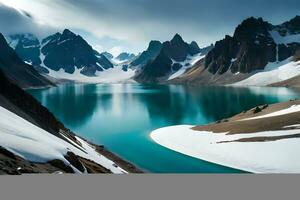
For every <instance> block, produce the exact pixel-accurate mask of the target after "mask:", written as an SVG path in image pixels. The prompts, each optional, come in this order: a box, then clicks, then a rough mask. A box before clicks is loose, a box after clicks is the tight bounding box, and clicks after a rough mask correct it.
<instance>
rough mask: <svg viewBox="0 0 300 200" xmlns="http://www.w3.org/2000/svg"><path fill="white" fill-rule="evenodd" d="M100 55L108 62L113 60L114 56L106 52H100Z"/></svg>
mask: <svg viewBox="0 0 300 200" xmlns="http://www.w3.org/2000/svg"><path fill="white" fill-rule="evenodd" d="M101 54H102V55H104V56H105V57H106V58H107V59H108V60H111V59H113V58H114V56H113V55H112V54H111V53H108V52H107V51H105V52H102V53H101Z"/></svg>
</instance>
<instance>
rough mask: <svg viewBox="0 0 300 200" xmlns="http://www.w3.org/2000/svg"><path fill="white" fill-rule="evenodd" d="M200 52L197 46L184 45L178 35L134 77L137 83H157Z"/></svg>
mask: <svg viewBox="0 0 300 200" xmlns="http://www.w3.org/2000/svg"><path fill="white" fill-rule="evenodd" d="M200 52H201V49H200V48H199V46H198V44H197V43H196V42H192V43H191V44H188V43H186V42H185V41H184V40H183V39H182V37H181V36H180V35H179V34H176V35H175V36H174V37H173V39H172V40H171V41H167V42H164V43H163V44H162V46H161V50H160V52H159V54H158V55H157V56H156V57H155V58H154V60H153V61H149V62H148V63H147V64H146V65H145V66H144V67H143V68H142V70H141V71H140V72H139V73H138V74H137V75H136V77H135V80H137V81H139V82H158V81H160V79H164V78H165V77H166V76H168V75H169V74H171V73H173V72H176V71H178V70H179V69H180V68H181V67H182V65H181V64H180V62H183V61H185V60H186V59H187V57H188V56H194V55H196V54H198V53H200Z"/></svg>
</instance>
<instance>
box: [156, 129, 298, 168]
mask: <svg viewBox="0 0 300 200" xmlns="http://www.w3.org/2000/svg"><path fill="white" fill-rule="evenodd" d="M192 127H193V126H189V125H180V126H171V127H165V128H161V129H157V130H154V131H153V132H152V133H151V135H150V136H151V138H152V139H153V140H154V141H155V142H156V143H158V144H160V145H162V146H164V147H167V148H169V149H171V150H174V151H177V152H180V153H183V154H186V155H189V156H192V157H195V158H199V159H202V160H206V161H209V162H213V163H217V164H220V165H224V166H228V167H232V168H236V169H240V170H244V171H248V172H253V173H300V159H299V155H298V152H299V150H300V139H299V138H292V139H282V140H277V141H269V142H228V143H218V142H222V141H232V140H237V139H240V138H249V137H257V136H259V137H261V136H282V135H290V134H296V133H299V129H298V130H297V129H294V130H280V131H266V132H258V133H253V134H236V135H226V133H213V132H208V131H194V130H192V129H191V128H192Z"/></svg>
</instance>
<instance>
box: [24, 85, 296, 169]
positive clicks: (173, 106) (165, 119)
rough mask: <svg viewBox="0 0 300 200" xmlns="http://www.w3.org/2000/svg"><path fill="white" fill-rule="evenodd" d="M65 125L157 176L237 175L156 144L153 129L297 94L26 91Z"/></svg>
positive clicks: (94, 88) (126, 88) (147, 88)
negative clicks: (167, 174)
mask: <svg viewBox="0 0 300 200" xmlns="http://www.w3.org/2000/svg"><path fill="white" fill-rule="evenodd" d="M29 92H30V93H31V94H32V95H33V96H34V97H35V98H37V99H38V100H39V101H40V102H41V103H42V104H43V105H44V106H46V107H47V108H48V109H49V110H50V111H51V112H53V113H54V115H55V116H56V117H58V118H59V119H60V120H61V121H62V122H63V123H64V124H65V125H66V127H68V128H70V129H71V130H73V131H74V132H75V133H77V134H78V135H80V136H82V137H84V138H86V139H88V140H90V141H92V142H93V143H96V144H103V145H105V146H106V147H107V148H108V149H109V150H111V151H112V152H114V153H116V154H118V155H120V156H121V157H123V158H124V159H126V160H128V161H130V162H132V163H134V164H136V165H137V166H139V167H140V168H142V169H144V170H146V171H149V172H156V173H238V172H240V171H239V170H235V169H231V168H228V167H224V166H220V165H216V164H213V163H209V162H206V161H202V160H199V159H195V158H192V157H189V156H185V155H183V154H180V153H177V152H174V151H171V150H169V149H167V148H164V147H162V146H159V145H158V144H156V143H154V142H153V141H152V140H151V138H150V137H149V134H150V132H151V131H152V130H154V129H157V128H160V127H164V126H171V125H178V124H206V123H210V122H214V121H216V120H219V119H223V118H227V117H230V116H232V115H234V114H237V113H239V112H241V111H244V110H248V109H250V108H252V107H254V106H256V105H260V104H266V103H275V102H282V101H287V100H289V99H293V98H298V97H300V94H299V93H297V92H295V91H293V90H289V89H286V88H231V87H184V86H175V85H168V86H166V85H162V86H158V85H141V84H98V85H96V84H91V85H81V84H70V85H60V86H58V87H56V88H50V89H38V90H29Z"/></svg>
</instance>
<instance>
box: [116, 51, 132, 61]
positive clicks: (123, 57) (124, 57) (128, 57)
mask: <svg viewBox="0 0 300 200" xmlns="http://www.w3.org/2000/svg"><path fill="white" fill-rule="evenodd" d="M134 57H135V55H134V54H133V53H126V52H123V53H120V55H118V56H117V57H116V59H117V60H119V61H126V60H131V59H133V58H134Z"/></svg>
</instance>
